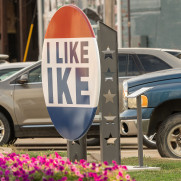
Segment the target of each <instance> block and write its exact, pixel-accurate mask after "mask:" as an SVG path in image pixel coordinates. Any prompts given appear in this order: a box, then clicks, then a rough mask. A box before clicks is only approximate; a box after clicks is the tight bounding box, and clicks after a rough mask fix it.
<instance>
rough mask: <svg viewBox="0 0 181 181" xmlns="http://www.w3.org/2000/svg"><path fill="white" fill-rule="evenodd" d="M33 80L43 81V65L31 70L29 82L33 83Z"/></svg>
mask: <svg viewBox="0 0 181 181" xmlns="http://www.w3.org/2000/svg"><path fill="white" fill-rule="evenodd" d="M32 82H42V77H41V66H38V67H36V68H34V69H32V70H30V72H29V74H28V83H32Z"/></svg>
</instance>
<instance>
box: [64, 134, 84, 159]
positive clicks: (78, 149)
mask: <svg viewBox="0 0 181 181" xmlns="http://www.w3.org/2000/svg"><path fill="white" fill-rule="evenodd" d="M86 138H87V135H85V136H83V137H82V138H80V139H79V140H77V141H67V154H68V158H69V160H70V161H72V162H74V161H80V160H81V159H84V160H87V142H86Z"/></svg>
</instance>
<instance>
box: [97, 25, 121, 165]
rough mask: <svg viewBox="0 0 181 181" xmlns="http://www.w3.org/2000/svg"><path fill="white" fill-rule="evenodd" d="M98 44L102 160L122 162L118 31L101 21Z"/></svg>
mask: <svg viewBox="0 0 181 181" xmlns="http://www.w3.org/2000/svg"><path fill="white" fill-rule="evenodd" d="M98 45H99V53H100V61H101V94H100V101H99V103H100V104H99V106H100V111H101V112H102V120H101V123H100V144H101V161H102V162H103V161H107V162H108V163H109V164H111V163H112V161H113V160H114V161H116V162H117V163H118V164H120V120H119V87H118V55H117V33H116V31H114V30H113V29H111V28H110V27H108V26H106V25H105V24H103V23H101V22H100V23H99V30H98Z"/></svg>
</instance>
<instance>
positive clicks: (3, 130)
mask: <svg viewBox="0 0 181 181" xmlns="http://www.w3.org/2000/svg"><path fill="white" fill-rule="evenodd" d="M11 133H12V130H11V126H10V123H9V121H8V120H7V118H6V117H5V116H4V114H3V113H1V112H0V145H1V146H2V145H4V144H8V143H10V142H11V141H13V140H14V139H13V138H12V135H11Z"/></svg>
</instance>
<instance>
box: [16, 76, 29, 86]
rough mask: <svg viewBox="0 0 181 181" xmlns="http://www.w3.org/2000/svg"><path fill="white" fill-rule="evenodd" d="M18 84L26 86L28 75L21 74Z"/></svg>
mask: <svg viewBox="0 0 181 181" xmlns="http://www.w3.org/2000/svg"><path fill="white" fill-rule="evenodd" d="M18 83H19V84H26V83H28V74H23V75H22V76H21V77H20V79H19V80H18Z"/></svg>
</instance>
